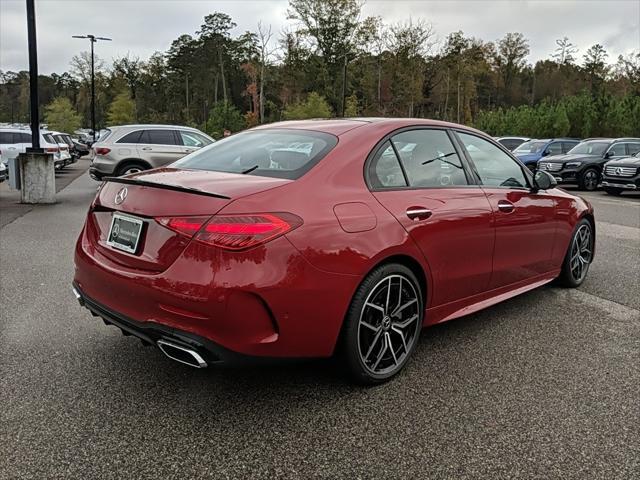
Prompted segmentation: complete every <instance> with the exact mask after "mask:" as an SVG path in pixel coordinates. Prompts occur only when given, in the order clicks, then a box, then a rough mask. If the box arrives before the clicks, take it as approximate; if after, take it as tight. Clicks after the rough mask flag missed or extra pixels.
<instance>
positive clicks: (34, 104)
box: [27, 0, 42, 153]
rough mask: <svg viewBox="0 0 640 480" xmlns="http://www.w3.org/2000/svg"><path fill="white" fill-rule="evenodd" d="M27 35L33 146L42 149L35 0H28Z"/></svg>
mask: <svg viewBox="0 0 640 480" xmlns="http://www.w3.org/2000/svg"><path fill="white" fill-rule="evenodd" d="M27 36H28V40H29V97H30V107H31V148H30V149H29V150H30V151H32V152H33V153H42V150H41V149H40V118H39V116H40V112H39V111H38V107H39V105H38V47H37V42H36V11H35V6H34V4H33V0H27Z"/></svg>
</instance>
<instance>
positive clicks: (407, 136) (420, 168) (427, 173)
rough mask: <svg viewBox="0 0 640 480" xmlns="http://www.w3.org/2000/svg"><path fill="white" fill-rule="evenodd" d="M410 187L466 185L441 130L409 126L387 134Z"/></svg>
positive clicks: (459, 166)
mask: <svg viewBox="0 0 640 480" xmlns="http://www.w3.org/2000/svg"><path fill="white" fill-rule="evenodd" d="M391 141H392V142H393V145H394V146H395V147H396V150H397V151H398V153H399V155H400V161H401V162H402V165H403V167H404V170H405V172H406V174H407V179H408V180H409V185H410V186H411V187H446V186H449V185H468V184H469V182H468V181H467V176H466V175H465V172H464V167H463V165H462V162H461V161H460V158H459V157H458V154H457V153H456V150H455V148H454V147H453V143H451V140H450V139H449V135H447V132H446V131H444V130H429V129H420V130H409V131H406V132H402V133H399V134H397V135H395V136H394V137H393V138H391Z"/></svg>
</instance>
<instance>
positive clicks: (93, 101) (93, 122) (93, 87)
mask: <svg viewBox="0 0 640 480" xmlns="http://www.w3.org/2000/svg"><path fill="white" fill-rule="evenodd" d="M71 38H88V39H89V42H91V130H92V131H93V142H94V143H95V141H96V80H95V74H94V71H93V69H94V60H93V44H94V43H96V42H97V41H98V40H105V41H108V42H110V41H111V39H110V38H106V37H96V36H95V35H72V36H71Z"/></svg>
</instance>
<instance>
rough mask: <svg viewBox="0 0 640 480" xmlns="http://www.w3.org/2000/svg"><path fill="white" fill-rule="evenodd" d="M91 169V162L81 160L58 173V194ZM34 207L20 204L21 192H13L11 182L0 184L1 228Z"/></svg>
mask: <svg viewBox="0 0 640 480" xmlns="http://www.w3.org/2000/svg"><path fill="white" fill-rule="evenodd" d="M88 168H89V161H88V160H86V159H84V158H80V159H79V160H78V161H77V162H76V163H72V164H71V165H67V166H66V167H65V168H63V169H62V170H57V171H56V192H59V191H60V190H62V189H63V188H65V187H66V186H67V185H69V184H70V183H71V182H72V181H73V180H75V179H76V178H78V176H80V175H81V174H83V173H84V172H86V171H87V169H88ZM33 208H34V206H33V205H28V204H24V203H20V191H19V190H13V189H11V187H10V186H9V182H8V181H5V182H2V183H0V228H2V227H4V226H5V225H7V224H8V223H11V222H13V221H14V220H15V219H16V218H20V217H21V216H22V215H25V214H26V213H28V212H30V211H31V210H33Z"/></svg>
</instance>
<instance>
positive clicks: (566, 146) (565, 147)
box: [562, 142, 578, 153]
mask: <svg viewBox="0 0 640 480" xmlns="http://www.w3.org/2000/svg"><path fill="white" fill-rule="evenodd" d="M577 144H578V143H577V142H562V153H567V152H568V151H569V150H571V149H572V148H573V147H575V146H576V145H577Z"/></svg>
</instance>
